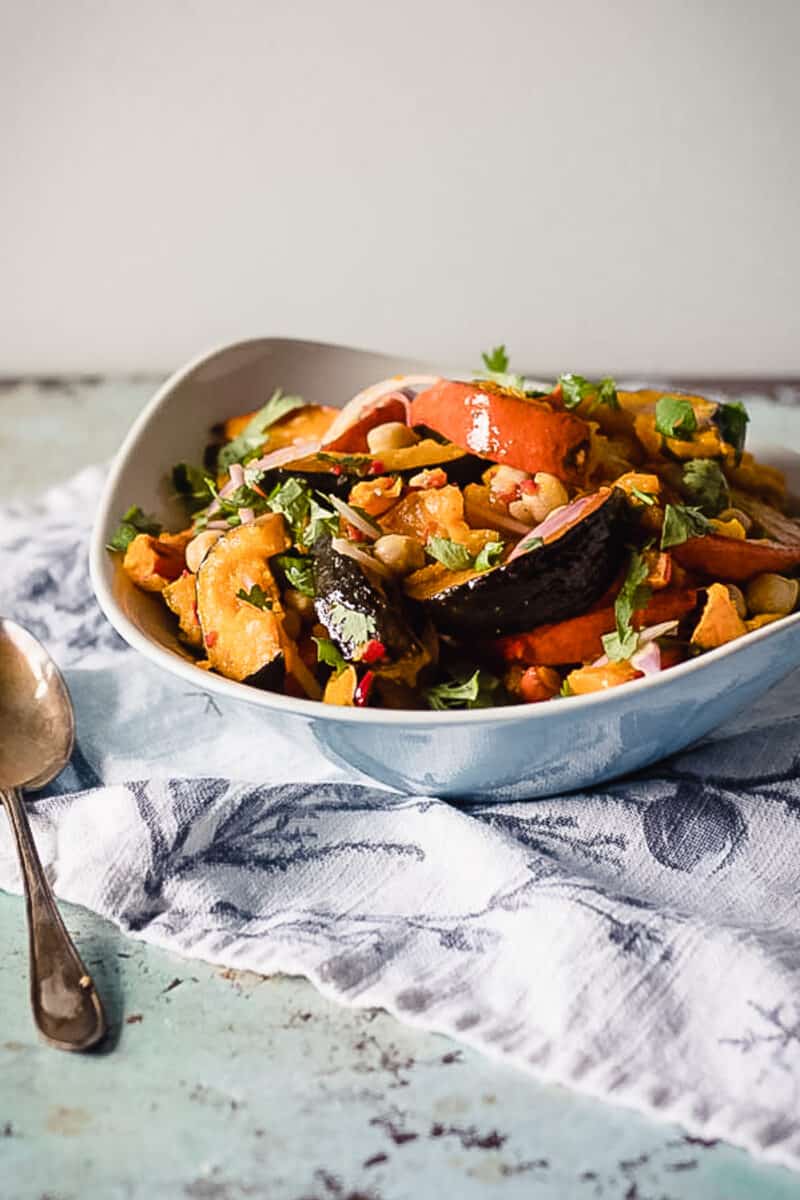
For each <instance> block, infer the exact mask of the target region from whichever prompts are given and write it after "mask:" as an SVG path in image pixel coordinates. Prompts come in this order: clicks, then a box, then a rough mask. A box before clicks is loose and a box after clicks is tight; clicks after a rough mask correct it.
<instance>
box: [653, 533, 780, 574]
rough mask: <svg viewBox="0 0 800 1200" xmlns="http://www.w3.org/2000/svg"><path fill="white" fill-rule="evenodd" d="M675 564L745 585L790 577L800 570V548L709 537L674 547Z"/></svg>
mask: <svg viewBox="0 0 800 1200" xmlns="http://www.w3.org/2000/svg"><path fill="white" fill-rule="evenodd" d="M672 555H673V557H674V558H675V560H676V561H677V562H678V563H680V565H681V566H682V567H685V568H686V570H687V571H694V572H696V573H697V574H698V575H704V576H706V577H707V578H710V579H724V580H725V581H726V582H728V583H744V582H746V581H747V580H748V579H752V578H753V576H754V575H762V574H763V573H764V572H766V571H772V572H774V573H775V574H777V575H787V574H789V573H790V572H793V571H796V570H797V569H798V567H800V545H796V546H786V545H782V544H781V543H780V542H773V541H769V540H768V539H766V538H763V539H762V538H747V540H743V539H741V538H730V537H723V536H722V535H721V534H718V533H709V534H706V535H705V537H696V538H689V540H688V541H686V542H682V543H681V545H679V546H673V547H672Z"/></svg>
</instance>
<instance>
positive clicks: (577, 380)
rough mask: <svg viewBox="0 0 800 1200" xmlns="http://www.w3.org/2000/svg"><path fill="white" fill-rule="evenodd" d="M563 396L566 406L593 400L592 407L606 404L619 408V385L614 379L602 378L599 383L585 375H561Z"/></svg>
mask: <svg viewBox="0 0 800 1200" xmlns="http://www.w3.org/2000/svg"><path fill="white" fill-rule="evenodd" d="M558 383H559V385H560V387H561V398H562V400H563V402H564V407H565V408H577V407H578V405H579V404H580V403H582V401H584V400H589V401H590V402H591V408H595V407H596V406H597V405H598V404H605V405H606V406H607V407H608V408H619V406H620V404H619V398H618V396H617V385H616V384H615V382H614V380H613V379H601V380H600V382H599V383H591V382H590V380H588V379H585V378H584V377H583V375H573V374H571V373H570V374H567V375H559V377H558Z"/></svg>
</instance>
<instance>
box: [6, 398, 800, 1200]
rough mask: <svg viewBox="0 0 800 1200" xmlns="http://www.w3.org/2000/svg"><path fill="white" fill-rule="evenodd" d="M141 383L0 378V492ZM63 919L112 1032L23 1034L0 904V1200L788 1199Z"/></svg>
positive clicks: (20, 937) (661, 1128)
mask: <svg viewBox="0 0 800 1200" xmlns="http://www.w3.org/2000/svg"><path fill="white" fill-rule="evenodd" d="M151 390H152V382H151V381H147V380H139V381H136V380H116V381H103V380H82V381H71V382H66V383H65V382H63V381H57V380H54V381H40V382H38V383H22V384H20V383H17V384H6V385H2V384H0V482H2V485H3V486H2V496H3V497H7V496H9V495H16V496H20V495H25V494H33V493H35V492H36V491H37V490H39V489H40V488H41V486H42V485H43V484H44V483H46V482H54V481H56V480H58V479H59V478H63V477H65V476H66V475H68V474H70V473H71V472H72V471H73V470H75V469H76V468H77V467H78V466H80V465H83V464H84V463H86V462H90V461H93V460H99V459H103V458H105V457H107V456H108V455H109V454H110V453H111V452H113V450H114V448H115V447H116V445H117V444H118V442H119V438H120V436H121V434H122V433H123V432H124V430H125V428H126V427H127V425H128V424H129V422H130V420H131V418H132V416H133V415H134V413H135V412H136V411H137V409H138V408H139V407H140V406H141V404H142V402H143V400H144V399H146V397H147V396H148V395H149V394H150V392H151ZM775 427H776V436H777V435H778V434H779V430H780V420H777V421H776V426H775ZM34 464H35V465H34ZM65 915H66V918H67V923H68V925H69V927H70V929H71V930H72V931H73V932H74V934H75V936H76V937H77V939H78V940H79V943H80V945H81V949H82V951H83V954H84V956H85V958H86V959H87V961H88V963H89V965H90V967H91V969H92V971H93V973H94V974H95V976H96V978H97V980H98V983H99V985H100V987H101V990H102V993H103V995H104V997H105V998H106V1000H107V1004H108V1008H109V1013H110V1018H111V1023H112V1033H111V1037H110V1039H109V1042H108V1044H107V1046H106V1047H105V1049H104V1050H103V1051H101V1052H100V1053H97V1054H94V1055H85V1056H74V1055H73V1056H71V1055H67V1054H63V1053H59V1052H58V1051H53V1050H50V1049H47V1048H46V1047H44V1046H43V1045H41V1044H40V1043H39V1042H38V1041H37V1038H36V1035H35V1033H34V1030H33V1028H32V1025H31V1021H30V1016H29V1013H28V1007H27V990H26V989H27V983H26V971H27V968H26V939H25V929H24V921H23V908H22V903H21V901H20V900H19V899H18V898H17V897H10V896H4V895H0V962H2V963H3V966H4V970H3V972H2V975H0V1013H2V1023H3V1028H2V1034H0V1200H140V1198H141V1200H145V1198H146V1200H172V1198H173V1197H175V1198H181V1197H185V1198H188V1200H246V1198H263V1200H406V1198H409V1200H410V1198H411V1197H414V1198H415V1200H434V1198H437V1200H438V1198H439V1197H442V1196H451V1197H453V1198H454V1200H472V1198H473V1197H498V1198H502V1200H522V1198H523V1197H524V1198H525V1200H573V1198H575V1200H595V1198H604V1197H608V1198H613V1200H789V1198H790V1197H794V1198H797V1197H798V1196H800V1176H797V1175H794V1174H791V1173H789V1172H787V1171H784V1170H781V1169H779V1168H774V1167H766V1166H764V1165H762V1164H759V1163H757V1162H756V1161H754V1160H753V1159H751V1158H750V1157H749V1156H748V1155H747V1154H745V1153H743V1152H742V1151H739V1150H735V1149H733V1148H731V1147H729V1146H726V1145H724V1144H722V1143H705V1142H700V1141H697V1140H694V1139H692V1138H689V1137H687V1136H686V1135H685V1134H684V1132H683V1131H682V1130H681V1129H680V1128H678V1127H677V1126H669V1125H660V1124H655V1123H653V1122H651V1121H648V1120H645V1119H643V1118H642V1117H639V1116H637V1115H636V1114H634V1113H631V1112H628V1111H626V1110H623V1109H619V1108H612V1107H610V1106H606V1105H603V1104H599V1103H597V1102H594V1101H591V1100H587V1099H584V1098H583V1097H580V1096H577V1095H574V1094H572V1093H570V1092H568V1091H566V1090H564V1089H561V1088H557V1087H551V1086H543V1085H539V1084H536V1083H534V1082H532V1081H531V1080H530V1079H529V1078H527V1077H526V1076H523V1075H521V1074H519V1073H516V1072H515V1071H512V1070H510V1069H509V1068H506V1067H502V1066H498V1065H497V1064H495V1063H492V1062H489V1061H488V1060H486V1059H484V1058H481V1057H480V1056H479V1055H477V1054H475V1053H473V1052H472V1051H470V1050H466V1049H462V1048H459V1047H458V1046H457V1045H455V1044H454V1043H451V1042H449V1041H447V1040H445V1039H443V1038H441V1037H438V1036H435V1035H427V1034H422V1033H419V1032H416V1031H414V1030H411V1029H408V1028H406V1027H404V1026H402V1025H400V1024H399V1023H398V1022H397V1021H395V1020H394V1019H393V1018H391V1017H389V1016H387V1015H385V1014H383V1013H380V1012H373V1011H362V1012H352V1011H349V1010H345V1009H341V1008H338V1007H335V1006H334V1005H332V1004H331V1003H329V1002H328V1001H327V1000H324V999H322V998H321V997H320V996H319V995H317V993H316V992H314V991H313V989H312V988H311V987H310V986H309V985H308V984H307V983H305V982H304V981H301V980H295V979H287V978H270V979H263V978H261V977H260V976H250V975H243V974H241V973H234V972H226V971H221V970H220V969H219V968H214V967H210V966H205V965H203V964H200V963H197V962H186V961H183V960H181V959H179V958H176V957H174V956H171V955H169V954H166V953H164V952H162V951H159V950H154V949H150V948H148V947H145V946H143V945H141V944H140V943H137V942H134V941H131V940H130V939H128V938H126V937H122V936H121V935H120V934H119V933H117V932H116V930H114V929H113V928H112V927H111V926H110V925H108V924H107V923H106V922H104V921H100V920H99V919H97V918H95V917H93V916H92V915H91V914H88V913H86V912H83V911H81V910H78V909H74V908H66V909H65Z"/></svg>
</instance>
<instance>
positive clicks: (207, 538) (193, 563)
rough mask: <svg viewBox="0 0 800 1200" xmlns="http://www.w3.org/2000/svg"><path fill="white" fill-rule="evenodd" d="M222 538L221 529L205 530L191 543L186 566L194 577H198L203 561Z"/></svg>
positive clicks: (188, 548) (187, 549) (187, 552)
mask: <svg viewBox="0 0 800 1200" xmlns="http://www.w3.org/2000/svg"><path fill="white" fill-rule="evenodd" d="M221 537H222V530H221V529H205V530H204V531H203V532H202V533H198V535H197V537H193V538H192V540H191V541H190V542H189V544H188V546H187V547H186V566H187V567H188V569H189V570H190V571H191V572H192V574H193V575H196V574H197V572H198V571H199V570H200V564H201V563H202V561H203V559H204V558H205V556H206V555H207V554H208V552H209V550H210V549H211V547H212V546H213V545H214V543H215V542H217V541H219V539H220V538H221Z"/></svg>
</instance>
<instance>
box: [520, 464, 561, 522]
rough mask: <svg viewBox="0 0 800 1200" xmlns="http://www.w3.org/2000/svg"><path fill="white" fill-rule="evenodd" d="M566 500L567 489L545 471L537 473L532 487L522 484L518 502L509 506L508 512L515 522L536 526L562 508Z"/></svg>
mask: <svg viewBox="0 0 800 1200" xmlns="http://www.w3.org/2000/svg"><path fill="white" fill-rule="evenodd" d="M568 500H569V496H568V495H567V489H566V488H565V487H564V485H563V483H562V482H561V480H560V479H557V478H556V476H555V475H549V474H548V473H547V471H537V473H536V474H535V475H534V477H533V481H532V485H527V486H526V485H525V484H524V483H523V484H522V486H521V495H520V498H519V500H515V501H514V503H513V504H509V506H508V511H509V512H510V513H511V516H512V517H514V518H515V519H516V520H517V521H525V522H526V524H532V525H538V524H539V522H540V521H543V520H544V519H545V517H546V516H547V515H548V513H551V512H553V510H554V509H556V508H562V507H563V506H564V505H565V504H566V503H567V501H568Z"/></svg>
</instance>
